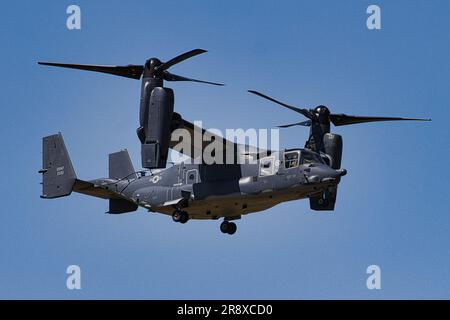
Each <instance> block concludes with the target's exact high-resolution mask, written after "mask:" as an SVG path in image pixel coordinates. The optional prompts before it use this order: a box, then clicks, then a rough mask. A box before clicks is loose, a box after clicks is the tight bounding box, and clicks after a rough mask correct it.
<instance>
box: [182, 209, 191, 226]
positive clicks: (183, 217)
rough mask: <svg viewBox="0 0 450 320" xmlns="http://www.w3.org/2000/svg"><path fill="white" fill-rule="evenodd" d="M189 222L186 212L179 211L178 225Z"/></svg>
mask: <svg viewBox="0 0 450 320" xmlns="http://www.w3.org/2000/svg"><path fill="white" fill-rule="evenodd" d="M188 220H189V216H188V214H187V213H186V212H184V211H181V216H180V223H183V224H184V223H186V222H188Z"/></svg>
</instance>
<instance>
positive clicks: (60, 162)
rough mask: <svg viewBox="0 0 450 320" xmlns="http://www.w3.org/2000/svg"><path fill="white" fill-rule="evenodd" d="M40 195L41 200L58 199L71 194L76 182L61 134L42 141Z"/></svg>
mask: <svg viewBox="0 0 450 320" xmlns="http://www.w3.org/2000/svg"><path fill="white" fill-rule="evenodd" d="M42 149H43V155H42V170H40V171H39V172H40V173H42V195H41V198H49V199H52V198H58V197H64V196H68V195H70V194H71V193H72V189H73V186H74V184H75V181H76V178H77V177H76V174H75V170H74V169H73V166H72V162H71V161H70V157H69V153H68V152H67V149H66V145H65V144H64V139H63V137H62V135H61V133H58V134H54V135H51V136H47V137H44V138H43V139H42Z"/></svg>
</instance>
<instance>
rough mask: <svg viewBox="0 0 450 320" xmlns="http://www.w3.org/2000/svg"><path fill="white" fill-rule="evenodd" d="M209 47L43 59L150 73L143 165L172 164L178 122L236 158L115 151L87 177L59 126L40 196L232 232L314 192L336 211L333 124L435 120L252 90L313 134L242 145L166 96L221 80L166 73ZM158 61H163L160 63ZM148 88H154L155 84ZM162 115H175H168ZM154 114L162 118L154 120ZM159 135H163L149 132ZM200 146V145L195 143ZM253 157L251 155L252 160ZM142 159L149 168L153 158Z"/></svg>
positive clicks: (46, 154) (337, 158) (337, 152)
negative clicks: (306, 103) (85, 198)
mask: <svg viewBox="0 0 450 320" xmlns="http://www.w3.org/2000/svg"><path fill="white" fill-rule="evenodd" d="M203 52H206V51H204V50H201V49H196V50H192V51H190V52H187V53H184V54H182V55H180V56H178V57H176V58H174V59H171V60H169V61H168V62H166V63H162V62H161V61H160V60H159V59H156V58H152V59H149V60H148V61H147V62H146V64H145V65H144V66H142V67H140V66H136V65H128V66H95V65H73V64H70V65H69V64H60V63H40V64H44V65H51V66H58V67H68V68H73V69H82V70H89V71H97V72H103V73H109V74H114V75H119V76H125V77H129V78H134V79H140V77H141V75H143V86H142V90H143V92H142V94H141V116H140V120H141V121H140V124H141V126H140V127H139V128H138V136H139V138H140V140H141V143H142V162H143V164H144V163H147V164H149V163H151V164H155V163H156V164H157V166H158V167H160V166H162V164H163V165H165V160H166V157H167V156H166V155H162V156H161V150H162V152H165V151H164V150H165V148H166V147H167V148H174V147H175V144H176V142H177V139H176V138H175V137H173V136H172V135H173V134H174V132H176V130H177V129H185V130H187V131H188V132H189V133H190V134H191V136H192V137H194V132H195V131H196V130H199V131H200V132H202V134H203V135H209V136H214V138H215V139H212V140H216V141H217V139H222V140H221V143H223V145H224V148H223V150H226V152H230V150H231V152H232V153H233V154H232V157H233V158H234V160H235V162H234V163H232V164H228V163H227V164H221V163H213V164H205V163H197V164H196V163H179V164H175V165H173V166H171V167H168V168H159V169H156V170H155V169H153V170H151V171H150V174H146V172H145V171H136V170H135V169H134V167H133V165H132V163H131V159H130V157H129V154H128V152H127V151H126V150H122V151H119V152H115V153H111V154H110V155H109V175H108V177H106V178H98V179H94V180H81V179H79V178H78V177H77V175H76V173H75V170H74V168H73V165H72V162H71V159H70V156H69V153H68V151H67V148H66V146H65V143H64V140H63V136H62V134H61V133H58V134H54V135H50V136H47V137H44V138H43V165H42V169H41V170H40V171H39V172H40V173H41V174H42V177H43V182H42V184H43V194H42V195H41V197H42V198H45V199H53V198H58V197H64V196H68V195H70V194H71V193H72V192H73V191H74V192H77V193H81V194H85V195H89V196H93V197H98V198H102V199H107V200H108V201H109V211H108V213H110V214H123V213H127V212H133V211H136V210H137V209H138V207H142V208H145V209H147V210H148V211H150V212H157V213H162V214H166V215H169V216H171V217H172V219H173V221H175V222H178V223H183V224H184V223H186V222H188V221H189V220H193V219H209V220H217V219H221V218H223V222H222V223H221V224H220V231H221V232H222V233H225V234H234V233H235V232H236V229H237V227H236V224H235V223H234V222H233V220H237V219H240V218H241V217H242V216H243V215H247V214H249V213H253V212H259V211H263V210H265V209H268V208H271V207H273V206H275V205H277V204H279V203H282V202H285V201H291V200H298V199H305V198H308V199H309V202H310V208H311V209H312V210H317V211H324V210H327V211H332V210H334V207H335V203H336V197H337V188H338V184H339V182H340V180H341V177H343V176H345V175H346V173H347V171H346V170H345V169H343V168H341V160H342V148H343V140H342V137H341V136H340V135H338V134H333V133H331V132H330V126H331V124H333V125H335V126H342V125H350V124H357V123H365V122H373V121H393V120H418V121H430V119H417V118H398V117H367V116H351V115H346V114H334V113H331V112H330V110H329V109H328V108H327V107H326V106H323V105H320V106H318V107H316V108H313V109H306V108H298V107H296V106H292V105H289V104H286V103H283V102H281V101H278V100H276V99H273V98H271V97H269V96H267V95H265V94H262V93H260V92H258V91H254V90H249V92H250V93H252V94H255V95H257V96H259V97H262V98H265V99H267V100H270V101H272V102H274V103H276V104H278V105H281V106H282V107H285V108H288V109H290V110H292V111H294V112H296V113H299V114H301V115H303V116H304V117H306V118H307V120H306V121H300V122H296V123H293V124H288V125H282V126H280V127H281V128H288V127H292V126H306V127H309V128H310V133H309V138H308V140H307V141H306V143H305V146H304V147H303V148H300V147H299V148H294V149H285V150H280V151H275V150H261V149H257V148H253V147H249V146H246V145H241V144H237V143H234V142H232V141H228V140H226V139H223V138H221V137H217V136H215V135H213V134H212V133H210V132H208V131H206V130H204V129H202V128H198V127H196V126H195V125H194V124H192V123H191V122H189V121H187V120H185V119H183V118H182V117H181V116H180V115H179V114H178V113H175V112H173V96H170V94H169V100H168V101H169V107H168V108H165V106H167V100H164V99H165V98H164V97H165V96H167V94H166V93H167V91H164V89H166V90H167V89H168V88H163V87H162V80H168V81H195V82H203V83H209V84H216V85H217V83H210V82H206V81H201V80H194V79H190V78H185V77H181V76H176V75H173V74H170V73H168V72H167V68H168V67H170V66H173V65H174V64H175V63H178V62H180V61H182V60H185V59H187V58H189V57H192V56H194V55H196V54H200V53H203ZM158 66H164V67H163V68H161V69H159V68H158ZM146 73H147V74H146ZM146 77H147V78H146ZM149 88H150V91H148V90H149ZM169 90H170V89H169ZM169 93H170V91H169ZM171 94H172V95H173V93H171ZM161 101H162V102H161ZM164 101H166V102H164ZM158 103H159V104H158ZM155 106H156V107H155ZM152 107H153V108H159V109H158V110H159V111H161V112H159V111H158V110H157V111H158V112H156V113H155V112H154V113H152V109H151V108H152ZM166 109H169V112H168V113H167V111H166V113H165V114H163V117H158V116H155V115H160V114H161V113H164V110H166ZM147 118H148V121H147V120H146V119H147ZM162 118H164V119H163V120H164V121H168V122H164V121H162ZM155 121H158V122H157V123H155ZM152 124H155V125H157V127H158V130H157V131H153V133H152ZM165 132H167V134H165ZM155 135H156V136H157V138H158V139H149V138H148V137H149V136H155ZM166 135H167V137H166ZM201 139H202V141H201V142H200V143H196V142H195V141H194V139H187V140H186V142H185V141H183V142H184V143H185V145H184V146H183V148H181V150H180V149H177V151H180V152H182V153H184V154H185V155H187V156H190V157H192V156H193V154H198V153H196V152H198V151H200V154H203V153H202V151H203V150H204V149H205V148H206V147H207V145H208V143H207V142H205V141H204V139H203V137H202V138H201ZM209 141H211V139H209ZM178 143H179V141H178ZM198 145H200V148H201V150H195V149H196V148H198ZM155 150H156V151H155ZM228 156H229V155H228ZM148 159H150V160H148ZM249 159H250V160H252V161H248V160H249ZM246 160H247V161H246ZM143 166H144V167H146V168H148V166H147V165H143ZM155 166H156V165H155Z"/></svg>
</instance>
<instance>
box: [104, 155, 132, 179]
mask: <svg viewBox="0 0 450 320" xmlns="http://www.w3.org/2000/svg"><path fill="white" fill-rule="evenodd" d="M109 178H111V179H117V180H120V179H125V178H126V179H134V178H137V176H136V172H135V171H134V168H133V164H132V163H131V159H130V155H129V154H128V151H127V150H122V151H119V152H115V153H110V154H109Z"/></svg>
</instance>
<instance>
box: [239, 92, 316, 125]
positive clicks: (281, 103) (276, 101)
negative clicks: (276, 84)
mask: <svg viewBox="0 0 450 320" xmlns="http://www.w3.org/2000/svg"><path fill="white" fill-rule="evenodd" d="M247 91H248V92H250V93H253V94H255V95H257V96H260V97H262V98H265V99H267V100H270V101H272V102H275V103H278V104H279V105H281V106H283V107H285V108H288V109H291V110H293V111H295V112H298V113H300V114H302V115H304V116H305V117H307V118H308V119H313V115H312V114H311V112H310V111H309V110H307V109H300V108H297V107H294V106H291V105H288V104H286V103H283V102H281V101H278V100H275V99H274V98H271V97H269V96H266V95H265V94H262V93H260V92H258V91H255V90H247Z"/></svg>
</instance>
